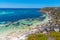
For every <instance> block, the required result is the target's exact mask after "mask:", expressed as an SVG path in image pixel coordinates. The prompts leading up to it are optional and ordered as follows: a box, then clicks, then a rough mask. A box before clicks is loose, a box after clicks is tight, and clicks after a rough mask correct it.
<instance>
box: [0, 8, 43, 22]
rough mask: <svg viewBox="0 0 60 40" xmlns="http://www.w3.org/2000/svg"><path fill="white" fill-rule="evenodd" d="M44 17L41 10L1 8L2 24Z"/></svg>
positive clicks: (0, 19) (0, 20) (0, 17)
mask: <svg viewBox="0 0 60 40" xmlns="http://www.w3.org/2000/svg"><path fill="white" fill-rule="evenodd" d="M42 15H43V13H42V12H40V8H0V23H1V22H15V21H18V20H20V19H29V18H33V19H34V18H39V17H40V16H42ZM40 19H42V18H40ZM43 19H44V18H43ZM43 19H42V20H43Z"/></svg>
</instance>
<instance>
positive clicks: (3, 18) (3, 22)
mask: <svg viewBox="0 0 60 40" xmlns="http://www.w3.org/2000/svg"><path fill="white" fill-rule="evenodd" d="M48 19H49V18H48V15H45V14H44V13H42V12H40V8H24V9H22V8H0V38H1V37H3V38H2V39H4V38H6V37H8V36H16V35H17V34H19V35H18V36H21V35H24V34H25V33H27V32H29V31H31V30H33V28H35V27H37V26H38V25H41V24H43V23H45V22H47V21H48ZM7 35H8V36H7Z"/></svg>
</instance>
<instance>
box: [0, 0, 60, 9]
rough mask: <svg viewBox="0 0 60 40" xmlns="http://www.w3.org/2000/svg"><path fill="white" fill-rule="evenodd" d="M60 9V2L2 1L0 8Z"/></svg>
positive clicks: (35, 0)
mask: <svg viewBox="0 0 60 40" xmlns="http://www.w3.org/2000/svg"><path fill="white" fill-rule="evenodd" d="M43 7H60V0H0V8H43Z"/></svg>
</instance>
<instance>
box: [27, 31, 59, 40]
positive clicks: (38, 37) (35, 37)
mask: <svg viewBox="0 0 60 40" xmlns="http://www.w3.org/2000/svg"><path fill="white" fill-rule="evenodd" d="M27 40H60V32H55V31H50V32H49V33H48V34H47V35H46V34H40V33H39V34H32V35H29V36H28V39H27Z"/></svg>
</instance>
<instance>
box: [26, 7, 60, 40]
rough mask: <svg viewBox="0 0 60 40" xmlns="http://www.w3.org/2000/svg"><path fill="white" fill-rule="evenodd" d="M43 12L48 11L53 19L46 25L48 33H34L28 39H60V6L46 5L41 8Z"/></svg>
mask: <svg viewBox="0 0 60 40" xmlns="http://www.w3.org/2000/svg"><path fill="white" fill-rule="evenodd" d="M41 11H42V12H44V13H48V15H49V16H50V17H51V20H50V21H49V23H48V24H47V26H45V29H46V30H44V31H46V32H47V31H48V32H47V35H46V34H40V33H39V34H32V35H30V36H28V39H27V40H60V8H59V7H46V8H43V9H41Z"/></svg>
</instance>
